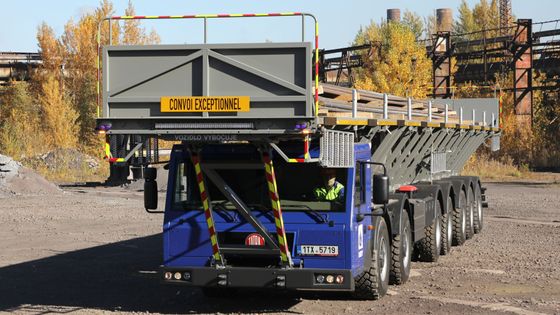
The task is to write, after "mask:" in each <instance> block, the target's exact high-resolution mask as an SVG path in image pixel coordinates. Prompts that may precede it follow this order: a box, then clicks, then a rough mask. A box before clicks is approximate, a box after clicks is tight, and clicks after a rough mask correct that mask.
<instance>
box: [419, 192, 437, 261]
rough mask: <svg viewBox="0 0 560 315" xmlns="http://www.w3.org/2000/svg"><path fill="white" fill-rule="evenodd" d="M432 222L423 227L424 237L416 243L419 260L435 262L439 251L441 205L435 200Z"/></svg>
mask: <svg viewBox="0 0 560 315" xmlns="http://www.w3.org/2000/svg"><path fill="white" fill-rule="evenodd" d="M435 208H436V209H435V218H434V222H432V224H431V225H430V226H427V227H426V228H425V230H424V231H425V237H424V238H423V239H421V240H420V241H419V242H418V243H416V250H417V253H418V258H419V259H420V260H421V261H426V262H436V261H437V260H438V258H439V253H440V252H441V205H440V203H439V202H438V201H436V206H435Z"/></svg>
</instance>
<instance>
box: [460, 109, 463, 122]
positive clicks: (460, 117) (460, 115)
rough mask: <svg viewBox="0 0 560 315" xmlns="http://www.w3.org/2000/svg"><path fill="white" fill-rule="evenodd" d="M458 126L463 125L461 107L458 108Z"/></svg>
mask: <svg viewBox="0 0 560 315" xmlns="http://www.w3.org/2000/svg"><path fill="white" fill-rule="evenodd" d="M459 124H463V106H461V108H459Z"/></svg>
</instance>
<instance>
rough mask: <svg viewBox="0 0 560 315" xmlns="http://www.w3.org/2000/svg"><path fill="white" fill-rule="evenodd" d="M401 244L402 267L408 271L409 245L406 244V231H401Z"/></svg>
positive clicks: (407, 240)
mask: <svg viewBox="0 0 560 315" xmlns="http://www.w3.org/2000/svg"><path fill="white" fill-rule="evenodd" d="M402 242H403V249H404V257H403V266H404V268H405V269H408V265H409V264H410V245H409V244H408V242H409V239H408V230H404V231H403V234H402Z"/></svg>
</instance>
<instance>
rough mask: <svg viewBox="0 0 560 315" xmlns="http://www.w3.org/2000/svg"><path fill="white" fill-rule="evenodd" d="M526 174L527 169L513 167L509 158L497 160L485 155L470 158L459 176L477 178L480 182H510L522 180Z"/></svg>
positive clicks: (527, 172)
mask: <svg viewBox="0 0 560 315" xmlns="http://www.w3.org/2000/svg"><path fill="white" fill-rule="evenodd" d="M528 174H529V169H528V167H526V166H522V167H519V166H517V165H515V164H514V163H513V160H512V159H511V158H503V159H501V160H498V159H495V158H492V157H490V156H489V155H487V154H476V155H473V156H471V158H470V159H469V161H468V162H467V164H466V165H465V167H464V168H463V171H462V172H461V175H464V176H478V177H480V178H481V179H482V180H488V179H491V180H512V179H519V178H523V177H525V176H527V175H528Z"/></svg>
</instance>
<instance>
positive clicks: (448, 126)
mask: <svg viewBox="0 0 560 315" xmlns="http://www.w3.org/2000/svg"><path fill="white" fill-rule="evenodd" d="M443 126H444V127H445V128H455V127H457V124H443Z"/></svg>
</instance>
